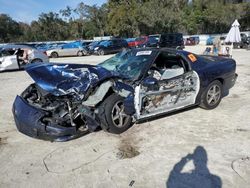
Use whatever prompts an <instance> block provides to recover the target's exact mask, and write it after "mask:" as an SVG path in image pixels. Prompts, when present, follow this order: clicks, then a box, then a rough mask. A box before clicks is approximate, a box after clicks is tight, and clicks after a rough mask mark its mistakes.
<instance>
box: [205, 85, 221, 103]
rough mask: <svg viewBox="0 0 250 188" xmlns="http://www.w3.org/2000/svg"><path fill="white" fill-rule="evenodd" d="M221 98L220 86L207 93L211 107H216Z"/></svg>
mask: <svg viewBox="0 0 250 188" xmlns="http://www.w3.org/2000/svg"><path fill="white" fill-rule="evenodd" d="M220 97H221V89H220V87H219V86H218V85H213V86H212V87H211V88H210V89H209V90H208V92H207V103H208V104H209V105H211V106H212V105H216V104H217V103H218V102H219V100H220Z"/></svg>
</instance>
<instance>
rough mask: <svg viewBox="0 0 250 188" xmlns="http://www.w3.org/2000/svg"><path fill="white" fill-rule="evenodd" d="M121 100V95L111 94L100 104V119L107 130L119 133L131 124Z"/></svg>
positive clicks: (122, 99)
mask: <svg viewBox="0 0 250 188" xmlns="http://www.w3.org/2000/svg"><path fill="white" fill-rule="evenodd" d="M123 101H124V98H123V97H121V96H119V95H117V94H112V95H110V96H109V97H108V98H107V99H106V100H105V101H104V102H103V104H102V105H101V108H102V109H103V115H102V116H101V117H100V119H101V122H102V123H103V124H105V125H104V126H105V129H106V130H107V131H108V132H111V133H115V134H120V133H122V132H124V131H126V130H127V129H129V128H130V127H131V125H132V118H131V116H129V115H127V114H125V112H124V103H123Z"/></svg>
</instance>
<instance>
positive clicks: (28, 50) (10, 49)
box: [0, 45, 49, 71]
mask: <svg viewBox="0 0 250 188" xmlns="http://www.w3.org/2000/svg"><path fill="white" fill-rule="evenodd" d="M38 62H49V58H48V57H47V55H45V54H44V53H42V52H40V51H38V50H37V49H35V48H32V47H30V46H25V45H4V46H0V71H4V70H16V69H22V68H23V67H24V66H25V65H27V64H31V63H38Z"/></svg>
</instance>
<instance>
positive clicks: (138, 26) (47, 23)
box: [0, 0, 250, 42]
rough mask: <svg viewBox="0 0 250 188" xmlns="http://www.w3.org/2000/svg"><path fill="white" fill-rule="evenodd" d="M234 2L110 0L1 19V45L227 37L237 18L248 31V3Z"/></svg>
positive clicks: (249, 6) (249, 8) (231, 0)
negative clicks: (169, 35) (172, 35)
mask: <svg viewBox="0 0 250 188" xmlns="http://www.w3.org/2000/svg"><path fill="white" fill-rule="evenodd" d="M237 2H240V1H236V0H193V1H189V0H174V1H173V0H108V2H107V3H106V4H104V5H102V6H101V7H99V6H97V5H93V6H89V5H86V4H84V3H83V2H81V3H79V4H78V5H77V6H76V7H73V8H72V7H70V6H66V8H65V9H63V10H60V11H59V13H54V12H49V13H42V14H41V15H40V16H39V18H38V20H36V21H32V22H31V23H30V24H26V23H22V22H19V23H18V22H16V21H14V20H13V19H12V18H11V17H9V16H8V15H6V14H0V42H18V41H20V42H21V41H46V40H75V39H81V38H85V39H92V38H93V37H94V36H104V35H114V36H121V37H136V36H140V35H148V34H155V33H163V32H182V33H184V34H201V33H221V32H228V30H229V29H230V27H231V24H232V22H233V21H234V20H235V19H238V20H239V22H240V24H241V30H250V3H237Z"/></svg>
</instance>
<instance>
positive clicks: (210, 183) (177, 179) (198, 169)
mask: <svg viewBox="0 0 250 188" xmlns="http://www.w3.org/2000/svg"><path fill="white" fill-rule="evenodd" d="M190 160H192V161H193V164H194V169H193V170H192V171H190V172H182V170H183V168H184V166H185V165H186V164H187V162H189V161H190ZM207 160H208V159H207V152H206V150H205V149H204V148H203V147H202V146H198V147H196V149H195V150H194V153H193V154H188V155H187V156H185V157H183V158H182V159H181V161H180V162H178V163H177V164H176V165H175V166H174V168H173V169H172V171H171V172H170V175H169V177H168V180H167V182H166V187H167V188H201V187H202V188H221V187H222V182H221V179H220V177H218V176H216V175H213V174H210V172H209V170H208V168H207Z"/></svg>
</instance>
